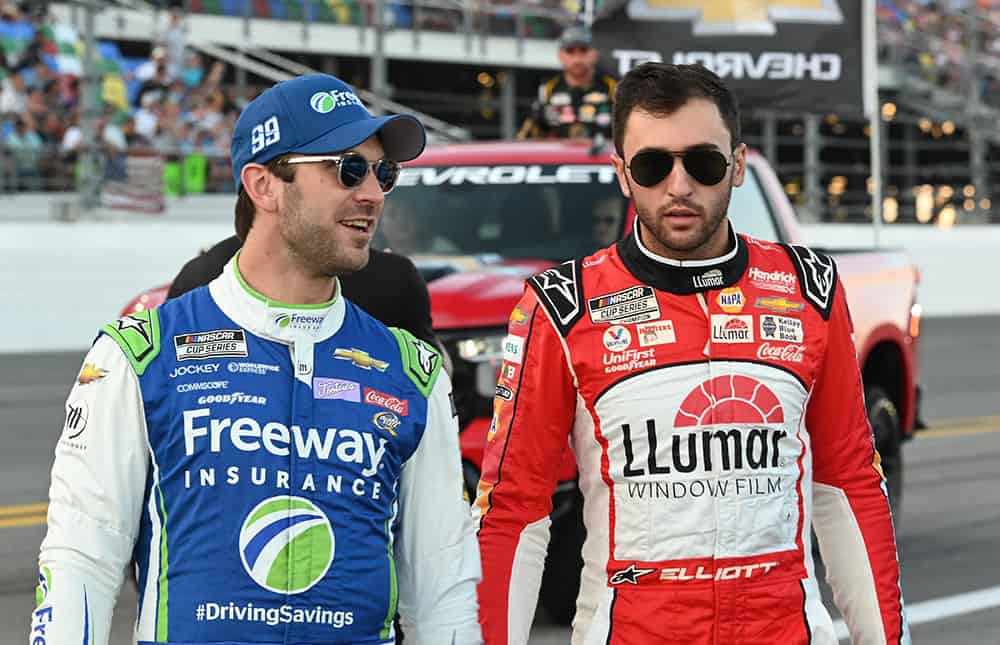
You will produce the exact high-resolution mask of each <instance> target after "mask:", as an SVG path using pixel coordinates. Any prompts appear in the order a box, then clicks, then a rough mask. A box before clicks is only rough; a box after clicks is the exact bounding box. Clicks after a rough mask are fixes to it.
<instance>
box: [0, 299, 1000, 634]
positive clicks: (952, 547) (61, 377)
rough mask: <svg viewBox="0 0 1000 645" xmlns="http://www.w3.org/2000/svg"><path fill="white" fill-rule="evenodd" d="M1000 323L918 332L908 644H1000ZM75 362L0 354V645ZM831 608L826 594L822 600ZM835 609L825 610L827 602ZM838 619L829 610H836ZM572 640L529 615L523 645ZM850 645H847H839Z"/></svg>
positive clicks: (39, 532)
mask: <svg viewBox="0 0 1000 645" xmlns="http://www.w3.org/2000/svg"><path fill="white" fill-rule="evenodd" d="M998 332H1000V317H976V318H955V319H932V320H927V321H925V323H924V330H923V338H922V340H921V343H922V346H921V363H922V368H921V381H922V383H923V385H924V390H925V395H924V400H923V406H922V413H923V416H924V418H925V419H926V420H927V421H928V422H929V423H930V425H931V427H932V428H931V430H930V431H925V432H923V433H921V436H919V437H918V438H917V439H916V440H914V441H912V442H910V443H908V444H907V446H906V448H905V452H904V456H905V460H906V470H905V473H906V479H905V484H904V494H905V509H904V512H903V515H902V517H901V520H900V526H899V529H898V542H899V556H900V565H901V569H902V581H903V590H904V594H905V596H906V600H907V605H908V608H909V611H910V613H911V616H913V618H914V626H913V628H912V633H913V642H914V643H919V644H927V645H964V644H966V643H968V644H970V645H971V644H976V645H980V644H988V645H1000V600H997V601H996V602H992V601H990V600H988V599H987V601H986V602H985V606H984V607H983V608H981V609H978V610H976V611H971V612H969V613H961V612H962V610H963V608H968V607H971V606H973V605H972V604H970V601H969V600H968V596H966V595H963V594H968V592H975V591H980V590H988V591H987V592H986V593H984V594H980V597H988V598H992V597H997V598H1000V558H998V557H997V556H996V547H997V545H998V544H1000V505H998V504H997V502H996V499H997V490H1000V333H998ZM82 357H83V352H68V353H58V354H32V355H15V354H0V439H2V444H0V445H2V448H0V643H3V644H7V643H25V642H28V641H27V630H28V627H27V626H28V623H29V614H30V611H31V609H32V604H33V598H34V592H33V589H34V586H35V580H36V577H37V568H36V558H37V554H38V545H39V543H40V542H41V539H42V536H43V535H44V526H43V523H44V507H45V506H44V502H45V500H46V496H47V489H48V478H49V468H50V465H51V460H52V451H53V448H54V446H55V442H56V439H57V438H58V435H59V432H60V428H61V426H62V422H63V415H64V412H63V401H64V399H65V396H66V394H67V393H68V391H69V387H70V383H71V382H72V380H73V378H74V377H75V375H76V373H77V371H78V370H79V367H80V363H81V360H82ZM827 598H828V599H829V594H828V593H827ZM134 604H135V596H134V592H133V591H132V589H131V588H130V584H129V583H126V584H125V587H124V590H123V593H122V597H121V599H120V602H119V606H118V609H117V611H116V614H115V627H114V630H113V637H112V642H111V645H128V644H129V643H131V639H130V633H131V629H132V624H133V621H134V619H135V613H134ZM827 604H828V606H830V607H832V606H833V605H832V603H830V602H828V603H827ZM834 613H835V612H834ZM568 640H569V636H568V630H567V629H566V628H564V627H559V626H555V625H553V624H551V621H549V620H548V619H547V618H546V617H545V616H544V614H541V613H540V614H539V615H538V616H537V617H536V627H535V630H534V631H533V633H532V639H531V645H556V644H559V645H563V644H565V643H567V642H568ZM845 642H846V641H845Z"/></svg>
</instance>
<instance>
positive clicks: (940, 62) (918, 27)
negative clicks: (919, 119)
mask: <svg viewBox="0 0 1000 645" xmlns="http://www.w3.org/2000/svg"><path fill="white" fill-rule="evenodd" d="M973 12H974V13H973ZM878 19H879V23H878V24H879V32H878V46H879V54H880V57H881V58H882V60H885V61H887V62H892V63H896V64H899V65H902V66H904V67H905V68H906V69H908V70H909V71H910V72H911V73H913V74H915V75H917V76H919V77H920V78H922V79H923V80H925V81H926V82H927V83H929V84H931V85H933V86H936V87H943V88H945V89H948V90H950V91H952V92H954V93H955V94H960V95H961V96H962V97H968V96H969V95H970V93H972V92H975V94H976V95H977V96H978V97H979V98H980V99H981V100H982V101H983V102H984V103H986V104H988V105H990V106H991V107H994V108H1000V0H950V1H949V0H942V1H935V0H879V2H878ZM973 46H975V47H976V49H975V52H974V53H975V56H973V55H972V53H973V52H972V51H970V47H973ZM972 61H975V63H974V64H973V62H972Z"/></svg>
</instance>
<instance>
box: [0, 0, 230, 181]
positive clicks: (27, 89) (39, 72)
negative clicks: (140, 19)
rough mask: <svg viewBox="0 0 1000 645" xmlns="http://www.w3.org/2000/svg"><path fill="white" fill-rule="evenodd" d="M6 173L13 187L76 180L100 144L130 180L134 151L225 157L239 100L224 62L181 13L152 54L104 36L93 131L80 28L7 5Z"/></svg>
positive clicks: (1, 15)
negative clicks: (192, 42) (193, 35)
mask: <svg viewBox="0 0 1000 645" xmlns="http://www.w3.org/2000/svg"><path fill="white" fill-rule="evenodd" d="M0 41H2V44H3V46H2V48H0V54H2V57H0V75H2V76H3V80H2V81H0V138H2V142H3V151H4V153H5V154H3V155H2V157H0V160H2V168H0V181H3V182H4V183H5V184H6V185H5V186H4V189H6V190H10V189H19V190H59V189H67V188H71V187H72V185H73V181H74V173H75V171H76V166H77V161H78V160H79V159H80V156H81V153H82V152H84V150H85V146H87V145H88V143H89V142H93V144H94V145H95V146H96V148H97V151H98V152H100V155H99V158H101V159H102V160H103V163H104V168H103V171H104V175H105V177H106V178H108V179H120V178H123V176H124V173H125V158H126V154H127V152H129V151H132V152H135V151H151V152H155V153H158V154H160V155H162V156H163V157H165V158H167V159H170V158H175V159H180V158H183V157H185V156H187V155H191V154H199V153H200V154H202V155H204V156H205V157H208V158H218V159H223V160H224V159H226V158H228V154H229V142H230V140H231V137H232V129H233V126H234V125H235V123H236V117H237V116H238V114H239V106H238V105H237V104H236V103H235V102H234V100H233V97H232V96H231V95H230V91H229V90H228V89H227V88H226V86H225V85H224V74H225V72H226V69H225V64H224V63H222V62H219V61H215V62H209V61H206V60H205V59H204V58H203V57H202V56H201V55H200V54H199V53H197V52H196V51H193V50H191V49H189V48H187V47H186V43H185V32H184V26H183V18H182V16H181V14H179V13H172V14H171V15H170V17H169V23H168V24H167V26H166V28H165V29H163V30H162V31H161V33H160V34H159V36H158V37H157V39H156V41H155V42H154V43H153V48H152V53H151V56H150V57H149V58H148V59H135V58H127V57H124V56H122V55H121V54H120V52H119V51H118V48H117V46H116V45H115V44H113V43H100V44H99V48H98V49H99V51H98V55H99V57H100V69H101V72H102V83H101V87H100V98H99V104H98V106H96V108H95V109H96V110H97V113H96V114H95V117H96V118H95V121H94V132H93V133H92V134H88V133H86V132H85V131H84V126H85V125H86V119H84V118H83V116H84V110H85V109H86V106H85V104H84V100H83V96H82V94H81V82H80V78H81V73H82V63H81V59H82V53H81V52H82V48H81V40H80V37H79V35H78V34H77V33H76V32H75V30H74V29H73V28H72V27H71V26H68V25H65V24H57V23H56V22H55V21H54V20H52V19H51V18H50V17H49V16H48V15H47V14H46V13H45V12H35V13H28V12H24V11H21V10H19V9H18V8H17V7H16V6H14V5H10V4H7V5H3V6H2V7H0Z"/></svg>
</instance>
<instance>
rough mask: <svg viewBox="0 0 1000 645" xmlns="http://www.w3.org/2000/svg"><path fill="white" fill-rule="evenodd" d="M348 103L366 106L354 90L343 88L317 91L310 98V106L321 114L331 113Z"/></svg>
mask: <svg viewBox="0 0 1000 645" xmlns="http://www.w3.org/2000/svg"><path fill="white" fill-rule="evenodd" d="M348 105H358V106H361V107H364V104H363V103H362V102H361V99H359V98H358V97H357V95H356V94H354V92H347V91H342V90H340V91H337V90H335V91H332V92H316V93H315V94H313V95H312V97H310V99H309V106H310V107H311V108H312V109H313V110H315V111H316V112H319V113H320V114H329V113H330V112H333V111H334V110H336V109H337V108H339V107H346V106H348Z"/></svg>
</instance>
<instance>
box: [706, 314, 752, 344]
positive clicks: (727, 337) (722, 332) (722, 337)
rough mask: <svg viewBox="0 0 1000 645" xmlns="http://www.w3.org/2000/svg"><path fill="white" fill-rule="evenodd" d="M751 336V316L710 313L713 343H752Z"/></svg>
mask: <svg viewBox="0 0 1000 645" xmlns="http://www.w3.org/2000/svg"><path fill="white" fill-rule="evenodd" d="M753 338H754V336H753V316H728V315H724V314H712V342H713V343H722V344H733V343H752V342H753Z"/></svg>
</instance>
